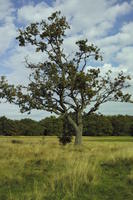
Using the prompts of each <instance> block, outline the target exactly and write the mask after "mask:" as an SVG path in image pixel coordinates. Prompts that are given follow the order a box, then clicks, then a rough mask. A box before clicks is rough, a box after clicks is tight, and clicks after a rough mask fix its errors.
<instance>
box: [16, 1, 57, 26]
mask: <svg viewBox="0 0 133 200" xmlns="http://www.w3.org/2000/svg"><path fill="white" fill-rule="evenodd" d="M52 12H53V9H52V7H49V6H48V5H47V4H46V3H44V2H42V3H39V4H37V5H34V4H32V3H31V4H30V5H26V6H23V7H22V8H20V9H18V20H19V22H21V23H30V22H38V21H41V20H42V19H46V18H47V17H48V16H49V15H50V14H51V13H52Z"/></svg>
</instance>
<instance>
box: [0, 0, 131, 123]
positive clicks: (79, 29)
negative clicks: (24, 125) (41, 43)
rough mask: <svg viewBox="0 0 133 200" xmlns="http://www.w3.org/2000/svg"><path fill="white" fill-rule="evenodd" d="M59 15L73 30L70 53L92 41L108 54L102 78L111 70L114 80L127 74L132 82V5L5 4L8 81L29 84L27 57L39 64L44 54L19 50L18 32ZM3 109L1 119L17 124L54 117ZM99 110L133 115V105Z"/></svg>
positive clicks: (0, 26)
mask: <svg viewBox="0 0 133 200" xmlns="http://www.w3.org/2000/svg"><path fill="white" fill-rule="evenodd" d="M56 10H61V12H62V14H63V15H65V16H66V17H67V20H68V21H69V24H70V26H71V30H70V31H68V32H67V35H68V36H67V38H66V39H65V41H64V48H65V49H66V52H67V53H71V52H73V51H75V50H76V48H75V45H74V44H75V41H76V40H79V39H83V38H88V41H89V42H90V43H95V44H96V45H98V46H99V47H100V48H101V50H102V52H103V57H104V61H103V62H102V63H100V64H99V63H98V65H100V67H101V72H102V73H103V74H104V73H105V71H107V70H108V69H111V70H112V71H113V75H115V74H117V73H118V72H119V71H121V70H123V71H124V72H125V73H127V74H130V75H131V77H132V78H133V0H127V1H124V0H82V1H81V0H54V1H53V0H0V60H1V63H0V75H5V76H7V78H8V80H9V82H10V83H13V84H20V83H22V84H26V83H27V82H28V74H29V72H28V71H27V69H26V68H25V65H24V58H25V57H26V56H28V58H29V59H31V60H32V61H34V62H38V61H39V60H40V59H42V55H41V54H38V55H36V53H35V52H34V49H31V47H28V46H27V47H25V48H21V47H19V46H18V43H17V41H16V39H15V38H16V36H17V34H18V28H22V27H25V26H26V25H28V24H29V23H31V22H35V21H41V20H42V19H46V18H47V17H48V16H49V15H50V14H51V13H52V12H53V11H56ZM89 64H90V65H91V63H89ZM89 64H88V65H89ZM131 85H132V86H131V88H130V89H129V92H130V93H132V94H133V81H131ZM0 110H1V113H0V115H6V116H7V117H9V118H14V119H19V118H24V117H31V118H33V119H37V120H39V119H41V118H44V117H45V116H47V115H49V114H48V113H47V112H43V111H35V110H34V111H33V112H32V113H31V115H27V114H21V113H20V112H19V108H18V107H17V106H15V105H10V104H8V103H1V104H0ZM99 111H100V112H101V113H103V114H129V115H133V105H131V104H125V103H107V104H105V105H102V106H101V107H100V110H99Z"/></svg>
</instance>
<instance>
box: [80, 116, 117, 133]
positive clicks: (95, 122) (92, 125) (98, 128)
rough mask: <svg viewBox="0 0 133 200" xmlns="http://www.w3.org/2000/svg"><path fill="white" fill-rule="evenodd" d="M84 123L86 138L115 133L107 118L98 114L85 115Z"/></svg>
mask: <svg viewBox="0 0 133 200" xmlns="http://www.w3.org/2000/svg"><path fill="white" fill-rule="evenodd" d="M83 123H84V129H83V135H85V136H89V135H90V136H108V135H112V133H113V127H112V123H111V121H110V120H109V118H108V117H106V116H103V115H97V114H92V115H90V116H87V115H85V116H84V119H83Z"/></svg>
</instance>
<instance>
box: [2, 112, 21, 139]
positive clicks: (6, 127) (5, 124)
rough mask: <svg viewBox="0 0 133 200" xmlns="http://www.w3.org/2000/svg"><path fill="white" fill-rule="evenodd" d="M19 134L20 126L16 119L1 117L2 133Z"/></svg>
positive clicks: (7, 134) (8, 134)
mask: <svg viewBox="0 0 133 200" xmlns="http://www.w3.org/2000/svg"><path fill="white" fill-rule="evenodd" d="M17 134H18V127H17V126H16V123H15V121H13V120H11V119H7V118H6V117H5V116H3V117H0V135H4V136H13V135H17Z"/></svg>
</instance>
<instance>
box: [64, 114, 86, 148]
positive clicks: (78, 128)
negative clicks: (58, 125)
mask: <svg viewBox="0 0 133 200" xmlns="http://www.w3.org/2000/svg"><path fill="white" fill-rule="evenodd" d="M68 121H69V122H70V123H71V125H72V126H73V128H74V130H75V145H81V144H82V131H83V122H82V114H81V112H80V111H79V112H77V113H76V122H74V120H73V119H72V118H71V117H70V116H68Z"/></svg>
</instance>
